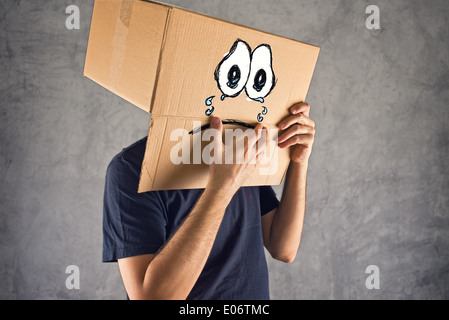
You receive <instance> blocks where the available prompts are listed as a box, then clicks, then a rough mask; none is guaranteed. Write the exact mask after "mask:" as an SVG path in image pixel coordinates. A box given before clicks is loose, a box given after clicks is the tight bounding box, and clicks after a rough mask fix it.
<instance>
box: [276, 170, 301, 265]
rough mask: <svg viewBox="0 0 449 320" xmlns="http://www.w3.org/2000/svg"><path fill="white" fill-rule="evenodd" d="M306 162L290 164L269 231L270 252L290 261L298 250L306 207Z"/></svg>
mask: <svg viewBox="0 0 449 320" xmlns="http://www.w3.org/2000/svg"><path fill="white" fill-rule="evenodd" d="M306 185H307V164H305V165H299V164H296V163H294V162H292V163H291V164H290V167H289V169H288V173H287V177H286V180H285V186H284V192H283V194H282V199H281V202H280V204H279V207H278V208H277V210H276V214H275V215H274V218H273V222H272V225H271V232H270V253H271V254H272V255H273V256H276V257H277V258H279V259H280V260H282V261H286V262H292V261H293V260H294V259H295V257H296V253H297V252H298V248H299V244H300V241H301V234H302V229H303V224H304V214H305V209H306Z"/></svg>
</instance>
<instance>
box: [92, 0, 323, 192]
mask: <svg viewBox="0 0 449 320" xmlns="http://www.w3.org/2000/svg"><path fill="white" fill-rule="evenodd" d="M318 54H319V48H317V47H315V46H311V45H308V44H304V43H301V42H297V41H294V40H290V39H286V38H282V37H279V36H275V35H271V34H267V33H264V32H261V31H257V30H253V29H250V28H246V27H243V26H239V25H235V24H232V23H229V22H225V21H221V20H218V19H214V18H211V17H207V16H205V15H202V14H197V13H193V12H190V11H187V10H183V9H180V8H176V7H172V6H168V5H164V4H160V3H155V2H148V1H139V0H123V1H120V0H96V1H95V7H94V14H93V18H92V26H91V33H90V38H89V45H88V51H87V55H86V64H85V76H87V77H89V78H90V79H92V80H94V81H96V82H97V83H99V84H101V85H102V86H104V87H105V88H107V89H108V90H110V91H112V92H114V93H116V94H117V95H119V96H121V97H123V98H124V99H126V100H127V101H129V102H131V103H132V104H134V105H136V106H138V107H139V108H141V109H143V110H145V111H147V112H151V114H152V117H151V125H150V130H149V138H148V144H147V148H146V153H145V159H144V162H143V164H142V174H141V179H140V185H139V192H146V191H150V190H170V189H191V188H204V187H205V186H206V184H207V181H208V167H207V165H205V164H204V163H203V164H192V163H193V162H194V161H193V160H194V159H193V158H194V157H197V158H198V157H200V158H201V154H200V153H198V152H195V150H194V146H195V145H196V146H198V145H202V146H203V147H204V146H205V143H204V142H201V138H202V132H199V133H197V134H190V135H188V134H187V135H185V137H184V138H185V139H184V140H182V142H180V136H178V137H177V138H176V137H173V132H176V130H178V131H179V130H181V129H184V130H185V132H191V131H192V130H193V129H195V128H197V127H198V124H201V125H204V124H207V123H209V122H210V117H211V116H219V117H220V118H221V119H228V120H235V121H239V122H243V123H245V124H248V125H253V126H255V125H256V124H257V123H259V122H262V123H263V124H264V125H265V126H267V127H268V128H275V127H276V125H277V124H278V123H279V122H280V121H281V120H282V119H284V118H285V117H287V116H288V114H289V113H288V109H289V107H291V106H292V105H293V104H295V103H297V102H301V101H304V100H305V99H306V95H307V91H308V89H309V85H310V82H311V79H312V75H313V71H314V68H315V64H316V62H317V59H318ZM212 111H213V112H212ZM227 128H230V127H229V126H227V125H226V126H225V129H227ZM274 134H275V132H274V131H272V135H273V137H272V138H273V139H274V138H275V137H274ZM195 139H196V140H195ZM172 140H173V141H172ZM195 141H196V142H197V143H196V144H195V143H194V142H195ZM206 145H207V143H206ZM176 146H180V147H181V146H182V148H184V149H182V150H187V149H188V148H190V151H191V161H190V163H188V164H174V163H173V161H172V158H171V155H172V156H173V150H174V149H173V148H175V147H176ZM276 148H277V147H276ZM196 150H197V149H196ZM275 151H276V152H275ZM275 151H273V152H271V153H270V154H269V155H268V156H269V157H270V163H268V164H265V165H263V166H262V165H261V167H265V168H268V167H270V168H271V171H270V170H268V171H267V170H265V171H264V172H265V174H261V170H258V169H259V168H258V169H256V171H255V174H254V175H253V176H252V177H251V178H250V179H249V180H248V181H247V183H246V185H248V186H250V185H278V184H280V183H282V180H283V178H284V176H285V173H286V170H287V167H288V164H289V161H290V156H289V151H288V150H281V149H279V148H277V150H275ZM266 172H269V174H267V173H266Z"/></svg>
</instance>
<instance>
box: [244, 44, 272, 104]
mask: <svg viewBox="0 0 449 320" xmlns="http://www.w3.org/2000/svg"><path fill="white" fill-rule="evenodd" d="M272 61H273V56H272V53H271V47H270V46H269V45H267V44H262V45H260V46H258V47H257V48H256V49H254V51H253V54H252V57H251V72H250V74H249V78H248V82H247V84H246V89H245V90H246V94H247V95H248V97H249V98H250V99H252V100H257V101H260V102H263V98H265V97H266V96H268V95H269V94H270V92H271V90H273V88H274V86H275V84H276V80H275V76H274V71H273V67H272Z"/></svg>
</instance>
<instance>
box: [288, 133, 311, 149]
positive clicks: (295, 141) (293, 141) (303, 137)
mask: <svg viewBox="0 0 449 320" xmlns="http://www.w3.org/2000/svg"><path fill="white" fill-rule="evenodd" d="M313 140H314V135H313V134H300V135H296V136H293V137H291V138H290V139H288V140H286V141H284V142H282V143H280V144H279V148H281V149H285V148H289V147H291V146H295V145H304V146H310V145H311V144H312V143H313Z"/></svg>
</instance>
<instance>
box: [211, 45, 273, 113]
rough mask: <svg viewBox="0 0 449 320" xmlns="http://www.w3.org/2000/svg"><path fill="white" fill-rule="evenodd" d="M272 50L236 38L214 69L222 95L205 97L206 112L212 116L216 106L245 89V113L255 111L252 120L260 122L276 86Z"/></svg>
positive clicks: (266, 111)
mask: <svg viewBox="0 0 449 320" xmlns="http://www.w3.org/2000/svg"><path fill="white" fill-rule="evenodd" d="M272 61H273V57H272V51H271V47H270V46H269V45H268V44H261V45H259V46H258V47H257V48H255V49H254V50H253V51H252V50H251V48H250V46H249V45H248V44H247V43H246V42H245V41H243V40H240V39H239V40H237V41H236V42H234V44H233V45H232V47H231V50H230V51H229V53H227V54H226V55H225V57H224V58H223V60H222V61H221V62H220V63H219V64H218V66H217V68H216V70H215V74H214V75H215V81H216V82H217V85H218V89H219V90H220V93H221V97H220V98H219V99H217V98H216V95H212V96H210V97H208V98H207V99H206V101H205V104H206V107H207V109H206V111H205V113H206V115H207V116H211V115H212V114H213V112H214V111H215V109H216V108H219V107H224V106H225V104H226V99H231V98H236V97H238V96H239V95H241V94H243V92H245V94H246V96H247V97H248V99H247V100H248V103H249V104H251V106H250V107H248V112H253V113H254V119H255V120H257V121H258V122H263V120H264V116H265V115H267V114H268V108H267V106H265V104H264V103H265V98H266V97H267V96H268V95H269V94H270V93H271V91H272V90H273V89H274V87H275V85H276V78H275V75H274V71H273V66H272Z"/></svg>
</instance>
